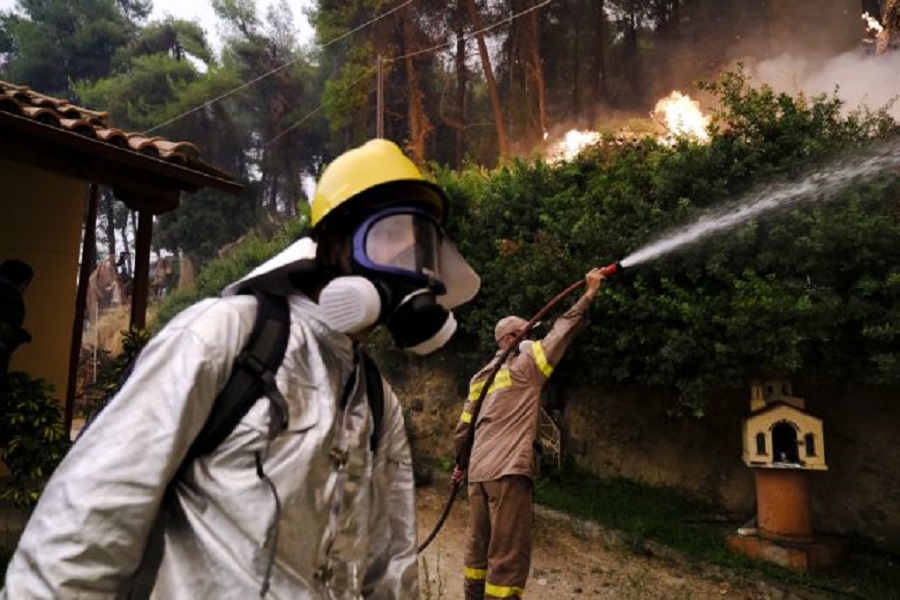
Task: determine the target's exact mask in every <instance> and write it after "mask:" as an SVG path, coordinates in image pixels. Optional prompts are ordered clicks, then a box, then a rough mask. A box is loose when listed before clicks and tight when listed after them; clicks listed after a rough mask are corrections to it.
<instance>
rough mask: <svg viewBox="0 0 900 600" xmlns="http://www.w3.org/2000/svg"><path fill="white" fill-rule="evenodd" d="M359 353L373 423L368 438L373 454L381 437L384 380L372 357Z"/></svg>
mask: <svg viewBox="0 0 900 600" xmlns="http://www.w3.org/2000/svg"><path fill="white" fill-rule="evenodd" d="M360 355H361V356H362V359H361V360H362V368H363V369H364V372H365V376H366V397H367V398H368V399H369V410H370V411H372V422H373V423H374V427H373V428H372V437H370V438H369V449H371V450H372V453H373V454H374V453H375V450H377V449H378V440H379V439H381V421H382V419H383V418H384V382H383V381H382V380H381V373H380V372H379V371H378V365H376V364H375V361H374V360H372V357H371V356H369V355H368V354H366V353H365V352H362V351H361V352H360Z"/></svg>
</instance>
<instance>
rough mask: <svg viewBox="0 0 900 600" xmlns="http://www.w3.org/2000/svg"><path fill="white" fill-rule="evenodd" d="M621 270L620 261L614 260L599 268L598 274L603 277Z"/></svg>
mask: <svg viewBox="0 0 900 600" xmlns="http://www.w3.org/2000/svg"><path fill="white" fill-rule="evenodd" d="M621 270H622V263H620V262H619V261H616V262H614V263H610V264H608V265H606V266H605V267H603V268H602V269H600V274H601V275H603V276H604V277H611V276H613V275H615V274H616V273H618V272H619V271H621Z"/></svg>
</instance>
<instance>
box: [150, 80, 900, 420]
mask: <svg viewBox="0 0 900 600" xmlns="http://www.w3.org/2000/svg"><path fill="white" fill-rule="evenodd" d="M703 86H704V87H705V88H706V89H707V90H708V91H710V92H711V93H713V94H715V95H716V96H717V97H718V99H719V102H720V107H719V109H718V110H717V111H716V113H715V114H714V117H713V124H712V136H711V140H710V141H709V143H705V144H701V143H697V142H693V141H691V140H688V139H680V140H678V141H677V142H676V143H675V144H674V145H670V144H665V143H662V142H660V141H658V140H655V139H651V138H646V139H641V140H638V141H633V142H629V143H625V144H623V143H621V140H616V143H609V142H610V141H612V140H609V139H608V140H605V142H604V143H599V144H597V145H596V146H594V147H593V148H590V149H589V150H587V151H585V152H582V153H581V155H579V157H578V158H577V159H575V160H573V161H570V162H561V163H548V162H546V161H545V160H542V159H540V158H535V159H532V160H522V159H519V160H515V161H513V162H511V163H510V164H508V165H506V166H504V167H502V168H499V169H496V170H484V169H480V168H469V169H466V170H463V171H456V172H452V171H448V170H441V169H439V168H438V169H436V176H437V179H438V181H439V183H440V184H441V185H443V186H444V188H445V189H446V190H447V192H448V194H449V196H450V199H451V205H452V212H451V218H450V223H449V225H448V227H449V234H450V237H451V238H452V239H454V240H456V241H457V242H458V244H459V246H460V248H461V250H462V252H463V254H464V255H465V256H466V257H467V259H469V261H470V262H471V263H472V265H473V266H474V267H475V268H476V270H477V271H478V272H479V274H480V275H481V277H482V288H481V291H480V293H479V295H478V297H477V298H476V299H475V300H474V301H473V302H471V303H469V304H468V305H465V306H463V307H461V308H460V309H459V310H458V315H457V316H458V318H459V321H460V323H461V327H460V332H459V334H458V335H457V337H456V338H455V340H454V341H453V342H451V345H450V347H449V348H448V350H446V351H445V352H450V353H453V354H454V355H456V356H458V357H460V358H461V359H462V360H463V361H464V362H465V363H466V364H469V365H471V367H472V368H471V369H469V370H468V371H465V370H464V372H461V373H460V379H461V382H460V383H461V385H462V384H464V380H465V379H466V378H467V377H468V376H469V375H470V374H471V372H473V371H474V370H475V369H476V368H477V366H478V365H480V364H482V363H483V362H485V361H486V360H487V359H488V358H489V357H490V356H491V355H492V354H493V352H494V350H495V347H494V342H493V336H492V332H493V326H494V323H495V322H496V321H497V319H498V318H500V317H502V316H504V315H507V314H519V315H522V316H525V317H530V316H531V315H533V314H535V313H536V312H537V311H538V310H540V309H541V308H542V307H543V306H544V304H545V303H546V302H547V301H548V300H549V299H551V298H553V297H554V296H555V295H556V294H557V293H559V292H560V291H561V290H563V289H565V288H566V287H567V286H569V285H570V284H571V283H573V282H575V281H578V280H580V279H581V278H582V277H583V276H584V273H586V272H587V271H588V270H589V268H590V267H592V266H603V265H605V264H607V263H609V262H611V261H613V260H617V259H621V258H623V257H625V256H627V255H628V254H629V253H632V252H634V251H636V250H638V249H639V248H641V247H642V246H644V245H645V244H647V243H648V242H649V241H651V240H653V239H654V238H656V237H658V236H659V235H661V234H662V233H664V232H666V231H669V230H670V229H671V227H673V226H676V225H678V224H687V223H690V222H692V221H693V219H695V218H696V217H697V216H698V215H701V214H703V213H704V211H708V210H709V209H711V208H712V207H718V206H721V205H728V204H729V203H740V201H741V196H742V195H743V194H746V193H748V192H750V191H753V190H756V189H759V187H760V186H762V185H763V184H767V183H770V182H773V181H775V182H778V181H781V182H790V181H792V180H796V179H797V178H799V177H801V176H803V175H804V174H809V173H810V172H815V170H816V169H817V168H818V169H822V168H824V167H823V165H827V164H828V162H827V161H829V160H831V159H834V158H835V157H837V156H840V155H842V154H846V153H848V152H849V153H850V154H852V153H853V152H858V151H862V150H863V149H865V148H867V147H868V146H869V145H871V144H873V143H875V142H877V141H879V140H883V139H888V138H891V137H892V136H893V135H895V134H896V133H897V130H898V127H897V124H896V123H895V122H894V121H893V120H892V119H891V118H890V117H889V116H888V115H887V114H886V113H885V112H883V111H882V112H875V113H870V112H848V111H847V110H846V108H845V107H844V106H843V104H842V103H841V101H840V100H839V99H838V98H836V97H833V96H819V97H813V98H805V97H802V96H801V97H792V96H789V95H786V94H779V93H775V92H774V91H772V90H771V89H770V88H768V87H758V88H757V87H753V86H751V85H750V84H749V83H748V81H747V80H746V78H745V76H744V74H743V72H742V71H741V70H737V71H733V72H730V73H727V74H725V75H724V76H722V77H721V78H720V79H718V80H717V81H715V82H713V83H707V84H703ZM898 192H900V185H898V182H897V181H896V178H892V177H889V176H886V175H883V174H879V175H876V176H874V177H871V178H869V179H867V180H865V181H858V182H855V183H854V184H853V185H851V186H849V187H848V188H847V189H846V190H845V191H844V192H843V193H841V194H840V195H839V196H838V197H837V198H836V199H834V200H833V201H831V202H827V203H826V202H807V203H805V204H803V205H800V207H799V208H794V209H785V210H780V211H773V212H772V214H769V215H761V216H760V217H759V218H757V219H754V220H751V221H747V222H746V223H743V224H741V225H740V226H737V227H735V228H733V229H731V230H730V231H728V232H726V233H725V234H724V235H720V236H717V237H714V238H712V239H709V240H707V241H705V242H703V243H701V244H697V245H694V246H692V247H689V248H686V249H684V250H683V251H681V252H678V253H673V254H671V255H668V256H664V257H661V258H660V259H659V260H655V261H652V262H648V263H645V264H642V265H640V266H638V267H636V268H634V269H633V270H631V271H627V270H626V271H625V273H624V274H623V275H622V276H621V277H619V278H618V279H617V280H613V281H611V282H609V283H608V285H607V289H606V291H605V292H604V294H603V296H602V298H600V299H599V300H598V301H596V302H595V303H594V309H593V311H594V319H593V323H592V325H591V327H590V329H589V330H588V331H587V332H586V333H584V334H582V337H581V338H580V340H579V343H578V344H577V345H576V346H575V348H573V350H572V352H571V353H570V355H569V356H568V357H567V359H566V360H565V361H564V362H563V364H562V365H561V367H560V369H561V370H563V371H564V372H566V373H567V374H565V375H563V376H562V377H558V378H556V380H557V381H565V382H567V384H568V383H579V384H589V385H622V384H627V385H635V386H652V387H654V388H664V389H670V390H673V391H675V392H677V394H676V395H677V396H678V397H679V398H680V399H681V401H682V402H683V403H685V406H687V407H688V408H690V409H692V410H694V412H696V413H698V414H699V413H702V411H703V406H704V403H705V399H706V398H707V396H708V394H709V393H710V391H712V390H715V389H720V388H722V387H740V386H743V385H744V381H745V379H746V378H748V377H758V376H766V375H771V376H775V375H777V376H788V377H789V376H796V375H798V374H807V375H813V376H816V375H819V376H829V377H842V378H849V379H851V380H855V381H859V382H871V383H882V384H884V383H892V382H895V381H897V379H898V376H900V308H898V304H900V303H898V300H900V255H898V253H900V223H898V211H900V204H898V201H897V198H898ZM294 229H295V230H291V231H290V232H285V233H284V234H283V235H281V236H280V237H279V238H277V239H275V240H273V241H264V240H261V239H258V238H252V239H251V240H250V241H249V242H247V243H245V244H243V245H242V246H241V247H240V249H239V251H238V252H237V253H236V254H235V255H234V256H233V257H231V258H229V259H225V260H218V261H214V262H213V263H212V265H211V266H210V267H209V268H207V269H206V270H204V271H203V273H202V274H201V277H200V279H199V281H198V289H197V291H196V292H195V293H194V294H193V295H191V296H176V297H175V298H173V299H171V300H170V301H169V302H167V303H166V306H165V307H164V308H163V309H162V310H161V315H160V320H159V321H158V324H159V323H164V322H165V321H166V320H167V319H168V318H169V317H170V316H171V315H173V314H174V313H175V312H177V310H180V308H183V307H184V306H186V305H187V304H188V303H189V302H191V301H193V300H196V299H197V298H200V297H204V296H208V295H211V294H216V293H218V292H219V290H221V288H222V287H224V285H226V284H227V283H229V282H230V281H233V280H234V279H236V278H238V277H239V276H240V275H242V274H243V273H245V272H246V271H247V270H249V269H250V268H252V267H254V266H256V265H257V264H259V263H260V262H261V261H262V260H264V259H265V258H267V257H269V256H271V255H272V254H274V253H275V252H277V251H278V250H279V249H281V248H283V247H284V246H285V245H286V244H287V243H288V242H289V241H290V240H292V239H294V238H295V237H296V235H297V234H298V233H299V232H300V229H301V228H300V227H295V228H294ZM570 303H571V300H564V301H563V302H562V304H561V305H560V310H561V309H562V308H565V307H566V306H568V305H569V304H570ZM558 312H559V311H557V313H558ZM553 315H554V313H551V315H550V317H551V318H552V316H553ZM385 341H386V338H384V336H378V337H377V338H376V344H375V346H376V353H379V354H384V353H385V352H386V349H387V348H388V347H389V346H390V344H386V343H384V342H385ZM397 360H398V357H397V356H394V357H391V359H390V361H389V362H391V363H396V362H397ZM401 360H402V359H401ZM409 360H414V359H409Z"/></svg>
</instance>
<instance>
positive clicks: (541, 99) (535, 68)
mask: <svg viewBox="0 0 900 600" xmlns="http://www.w3.org/2000/svg"><path fill="white" fill-rule="evenodd" d="M527 17H528V31H529V38H531V39H530V40H529V51H530V56H531V76H532V77H533V78H534V83H535V86H536V87H537V103H538V121H539V124H540V127H541V138H542V139H544V138H546V136H547V134H548V133H549V131H548V130H549V125H548V123H547V92H546V85H545V83H544V59H543V56H542V55H541V20H540V17H539V15H538V11H537V10H532V11H531V12H530V13H528V15H527ZM577 40H578V37H577V34H576V48H577V43H578V41H577ZM575 63H576V72H575V73H576V78H575V81H574V89H575V91H574V95H575V97H576V98H577V96H578V78H577V76H578V71H577V64H578V61H577V53H576V61H575Z"/></svg>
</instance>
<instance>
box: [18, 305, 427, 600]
mask: <svg viewBox="0 0 900 600" xmlns="http://www.w3.org/2000/svg"><path fill="white" fill-rule="evenodd" d="M289 304H290V313H291V332H290V339H289V342H288V348H287V354H286V356H285V359H284V362H283V363H282V366H281V368H280V369H279V370H278V372H277V375H276V379H277V383H278V387H279V389H280V390H281V392H282V394H283V395H284V397H285V398H286V399H287V402H288V405H289V424H288V427H287V430H286V431H283V432H282V433H280V434H278V435H277V436H275V437H274V438H270V437H269V434H268V431H269V401H268V400H267V399H265V398H263V399H260V400H258V401H257V402H256V404H255V405H254V406H253V407H252V408H251V409H250V411H249V412H248V413H247V415H246V416H245V417H244V418H243V420H242V421H241V422H240V423H239V424H238V426H237V427H236V428H235V430H234V431H233V432H232V433H231V435H230V436H229V437H228V438H227V439H226V440H225V441H224V442H223V443H222V444H221V445H220V446H219V448H218V449H216V450H215V451H214V452H213V453H211V454H210V455H207V456H205V457H201V458H200V459H198V460H196V461H194V462H193V463H191V464H189V465H188V466H187V467H186V468H185V469H184V470H183V471H182V472H181V473H178V470H179V466H180V465H181V463H182V459H183V458H184V456H185V453H186V452H187V450H188V447H189V446H190V444H191V441H192V440H193V439H194V437H195V436H196V435H197V434H198V432H199V431H200V428H201V426H202V425H203V423H204V421H205V419H206V417H207V415H208V414H209V411H210V410H211V407H212V404H213V400H214V399H215V397H216V394H217V393H218V392H219V390H220V389H221V388H222V387H223V386H224V384H225V382H226V381H227V379H228V377H229V374H230V371H231V367H232V364H233V363H234V360H235V358H236V356H237V354H238V352H239V351H240V349H241V348H242V347H243V346H244V345H245V343H246V341H247V339H248V337H249V335H250V331H251V330H252V328H253V322H254V315H255V310H256V303H255V300H254V299H253V298H252V297H250V296H232V297H225V298H215V299H209V300H204V301H202V302H200V303H198V304H196V305H194V306H192V307H191V308H189V309H187V310H185V311H184V312H182V313H181V314H180V315H179V316H178V317H176V318H175V319H174V320H173V321H171V322H170V323H169V324H168V325H167V326H166V327H165V328H164V329H163V331H161V332H160V333H159V334H158V335H157V336H155V337H154V338H153V339H152V340H151V341H150V343H149V344H148V345H147V347H146V348H145V349H144V351H143V352H142V353H141V355H140V358H139V360H138V361H137V363H136V366H135V369H134V372H133V373H132V374H131V376H130V377H129V378H128V380H127V382H126V383H125V384H124V386H123V387H122V389H121V391H120V392H119V393H118V395H117V396H116V398H115V399H114V400H113V401H112V402H111V403H110V404H109V405H108V406H107V407H106V408H105V409H104V410H103V411H102V412H101V413H100V415H99V416H98V418H97V419H96V421H95V422H94V423H93V424H92V425H91V427H90V428H89V430H88V431H87V432H86V434H85V435H84V436H83V437H82V438H81V439H79V440H78V442H77V443H75V445H74V446H73V447H72V449H71V451H70V452H69V454H68V455H67V456H66V458H65V459H64V460H63V462H62V464H61V465H60V467H59V468H58V470H57V471H56V473H55V474H54V475H53V477H52V478H51V481H50V482H49V484H48V486H47V488H46V490H45V491H44V493H43V496H42V497H41V500H40V502H39V504H38V506H37V508H36V509H35V511H34V513H33V515H32V516H31V519H30V521H29V523H28V525H27V527H26V531H25V532H24V534H23V536H22V538H21V541H20V543H19V545H18V548H17V550H16V552H15V554H14V556H13V558H12V560H11V562H10V565H9V569H8V571H7V574H6V583H5V585H6V587H5V588H4V589H3V590H2V591H0V599H3V600H6V599H10V600H17V599H22V598H48V599H49V598H63V599H65V598H118V597H123V594H124V593H125V590H127V589H129V588H130V586H131V581H132V579H133V577H134V573H135V571H136V570H137V569H138V566H139V564H140V563H141V561H142V557H143V556H146V555H145V553H144V549H145V543H146V542H147V540H148V536H149V535H150V531H151V527H152V526H153V523H154V520H155V518H156V516H157V514H158V512H159V511H160V509H161V508H162V509H163V510H164V513H165V514H166V515H167V518H166V521H165V537H164V540H165V541H164V545H165V550H164V554H163V559H162V563H161V565H160V567H159V571H158V575H157V579H156V586H155V588H154V591H153V598H159V599H165V600H171V599H182V598H183V599H192V600H193V599H203V598H215V599H220V598H240V599H248V598H257V597H259V596H260V592H261V590H262V589H263V585H264V583H266V582H268V589H267V593H266V596H265V597H267V598H290V599H326V598H327V599H331V598H341V599H343V598H416V597H418V589H417V564H416V539H415V536H416V528H415V500H414V488H413V479H412V466H411V458H410V450H409V445H408V442H407V438H406V434H405V432H404V426H403V417H402V413H401V408H400V405H399V402H398V400H397V398H396V396H395V395H394V394H393V392H392V391H391V390H390V388H389V387H388V386H387V385H385V386H384V388H385V394H384V402H385V405H384V416H383V421H382V424H381V427H380V437H379V442H378V448H377V451H376V452H375V453H374V456H373V454H372V452H371V450H370V447H369V443H370V434H371V432H372V430H373V423H372V416H371V410H370V408H369V404H368V401H367V399H366V391H365V390H366V386H365V383H364V381H363V380H362V378H363V377H364V376H365V375H364V371H363V370H362V369H359V370H358V371H356V372H355V371H354V368H353V364H354V355H353V352H354V351H353V346H352V342H351V340H350V339H349V338H348V337H347V336H345V335H343V334H340V333H337V332H334V331H332V330H330V329H329V328H328V327H327V326H325V324H324V323H323V322H322V320H321V318H320V312H319V306H318V305H317V304H315V303H314V302H312V301H311V300H310V299H308V298H307V297H305V296H302V295H298V294H294V295H292V296H290V297H289ZM351 377H353V378H354V380H353V381H352V383H351V385H353V388H352V392H351V393H350V394H349V399H348V401H347V403H346V406H345V407H344V408H342V407H341V402H340V400H341V396H342V390H343V388H344V385H345V383H346V382H347V381H348V378H351ZM257 460H258V461H259V464H260V465H261V469H258V468H257ZM170 481H172V484H171V485H168V484H169V482H170Z"/></svg>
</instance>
